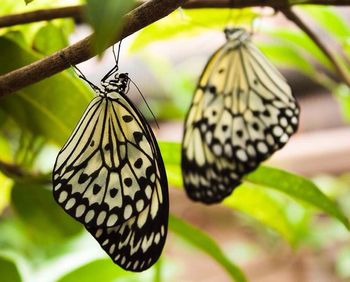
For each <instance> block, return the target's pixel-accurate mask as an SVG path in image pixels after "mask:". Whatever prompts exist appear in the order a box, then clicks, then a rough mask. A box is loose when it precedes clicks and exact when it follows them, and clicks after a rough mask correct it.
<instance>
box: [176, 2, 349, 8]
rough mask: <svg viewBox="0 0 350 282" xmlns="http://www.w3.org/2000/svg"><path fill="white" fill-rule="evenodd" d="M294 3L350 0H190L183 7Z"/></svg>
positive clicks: (315, 3) (343, 3)
mask: <svg viewBox="0 0 350 282" xmlns="http://www.w3.org/2000/svg"><path fill="white" fill-rule="evenodd" d="M294 5H331V6H348V5H350V0H305V1H300V0H191V1H189V2H188V3H186V4H185V5H184V6H183V8H186V9H200V8H248V7H259V6H261V7H272V8H276V9H280V8H286V7H290V6H294Z"/></svg>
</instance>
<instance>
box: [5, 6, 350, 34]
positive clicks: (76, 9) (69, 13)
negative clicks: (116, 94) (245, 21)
mask: <svg viewBox="0 0 350 282" xmlns="http://www.w3.org/2000/svg"><path fill="white" fill-rule="evenodd" d="M306 4H308V5H311V4H312V5H332V6H349V5H350V0H306V1H300V0H294V1H293V0H291V1H288V0H265V1H264V0H235V1H232V0H190V1H188V2H187V3H185V4H184V5H183V6H182V7H183V8H184V9H201V8H233V9H235V8H248V7H257V6H265V7H272V8H275V9H282V8H286V7H289V6H293V5H306ZM84 8H85V6H84V5H77V6H69V7H62V8H53V9H41V10H36V11H30V12H24V13H19V14H13V15H6V16H2V17H0V28H1V27H8V26H14V25H18V24H26V23H33V22H39V21H47V20H53V19H58V18H74V19H75V20H78V21H84V20H85V19H84Z"/></svg>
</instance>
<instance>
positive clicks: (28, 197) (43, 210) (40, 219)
mask: <svg viewBox="0 0 350 282" xmlns="http://www.w3.org/2000/svg"><path fill="white" fill-rule="evenodd" d="M12 206H13V208H14V210H15V211H16V214H17V215H18V217H19V218H20V219H21V221H22V222H23V223H24V224H25V226H26V227H27V231H28V235H29V236H31V238H32V239H33V240H35V241H36V242H40V244H45V243H47V244H50V243H55V244H57V242H58V241H63V240H66V239H67V238H68V237H71V236H74V235H76V234H78V233H79V232H81V230H82V227H81V225H80V224H79V223H78V222H76V221H75V220H73V218H71V217H70V216H68V215H67V214H66V213H65V212H64V211H63V209H62V208H61V207H60V206H58V204H57V203H56V202H55V201H54V199H53V196H52V192H51V191H50V190H48V189H46V188H45V187H43V186H40V185H34V184H29V183H15V185H14V186H13V188H12Z"/></svg>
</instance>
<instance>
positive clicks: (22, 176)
mask: <svg viewBox="0 0 350 282" xmlns="http://www.w3.org/2000/svg"><path fill="white" fill-rule="evenodd" d="M0 171H1V172H2V173H3V174H4V175H6V176H7V177H9V178H11V179H15V180H16V181H24V182H28V181H30V182H35V183H41V184H50V183H51V173H50V174H43V173H38V172H32V171H28V170H25V169H23V168H22V167H21V166H19V165H17V164H13V163H8V162H5V161H2V160H0Z"/></svg>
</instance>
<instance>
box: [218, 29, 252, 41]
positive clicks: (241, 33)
mask: <svg viewBox="0 0 350 282" xmlns="http://www.w3.org/2000/svg"><path fill="white" fill-rule="evenodd" d="M224 33H225V36H226V39H227V40H228V41H231V40H240V41H244V40H246V39H247V38H249V34H248V33H247V32H246V31H245V30H244V29H243V28H233V27H226V28H225V29H224Z"/></svg>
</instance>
